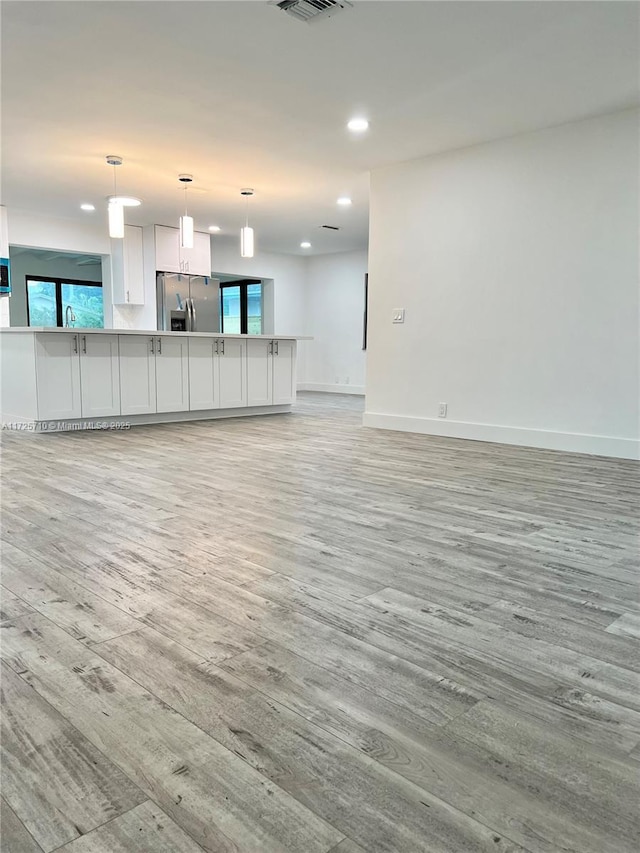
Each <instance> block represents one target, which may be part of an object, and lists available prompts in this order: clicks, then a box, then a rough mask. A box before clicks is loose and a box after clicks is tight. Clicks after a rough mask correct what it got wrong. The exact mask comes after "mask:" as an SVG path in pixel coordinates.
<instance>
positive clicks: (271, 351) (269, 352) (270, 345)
mask: <svg viewBox="0 0 640 853" xmlns="http://www.w3.org/2000/svg"><path fill="white" fill-rule="evenodd" d="M267 355H273V341H269V346H268V348H267Z"/></svg>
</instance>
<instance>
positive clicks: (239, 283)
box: [220, 278, 264, 335]
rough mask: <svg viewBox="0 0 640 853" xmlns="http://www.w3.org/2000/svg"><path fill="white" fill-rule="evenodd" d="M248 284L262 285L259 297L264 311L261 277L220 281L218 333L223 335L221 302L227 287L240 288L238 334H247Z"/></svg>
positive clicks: (262, 320) (262, 321)
mask: <svg viewBox="0 0 640 853" xmlns="http://www.w3.org/2000/svg"><path fill="white" fill-rule="evenodd" d="M250 284H259V285H261V286H262V290H261V299H262V300H263V301H262V310H263V312H264V282H263V281H262V279H261V278H238V279H236V280H235V281H221V282H220V334H222V335H224V310H223V303H222V296H223V291H224V289H225V288H227V287H239V288H240V334H241V335H248V334H249V331H248V330H249V297H248V295H247V291H248V288H249V285H250ZM261 323H262V324H264V314H263V316H262V318H261Z"/></svg>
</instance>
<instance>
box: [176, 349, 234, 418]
mask: <svg viewBox="0 0 640 853" xmlns="http://www.w3.org/2000/svg"><path fill="white" fill-rule="evenodd" d="M189 398H190V404H189V408H190V409H191V410H192V411H202V410H204V409H237V408H240V407H242V406H246V405H247V342H246V341H244V340H239V339H237V338H225V339H223V338H191V340H190V341H189Z"/></svg>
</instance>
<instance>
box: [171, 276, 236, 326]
mask: <svg viewBox="0 0 640 853" xmlns="http://www.w3.org/2000/svg"><path fill="white" fill-rule="evenodd" d="M156 296H157V306H158V329H159V330H160V331H169V332H219V331H220V282H219V281H218V279H216V278H209V277H206V276H203V275H184V274H183V273H171V272H159V273H158V274H157V277H156Z"/></svg>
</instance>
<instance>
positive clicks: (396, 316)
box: [393, 308, 404, 323]
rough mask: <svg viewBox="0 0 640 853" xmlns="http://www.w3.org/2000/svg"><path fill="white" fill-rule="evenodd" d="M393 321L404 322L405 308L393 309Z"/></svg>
mask: <svg viewBox="0 0 640 853" xmlns="http://www.w3.org/2000/svg"><path fill="white" fill-rule="evenodd" d="M393 322H394V323H404V308H395V309H394V311H393Z"/></svg>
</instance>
